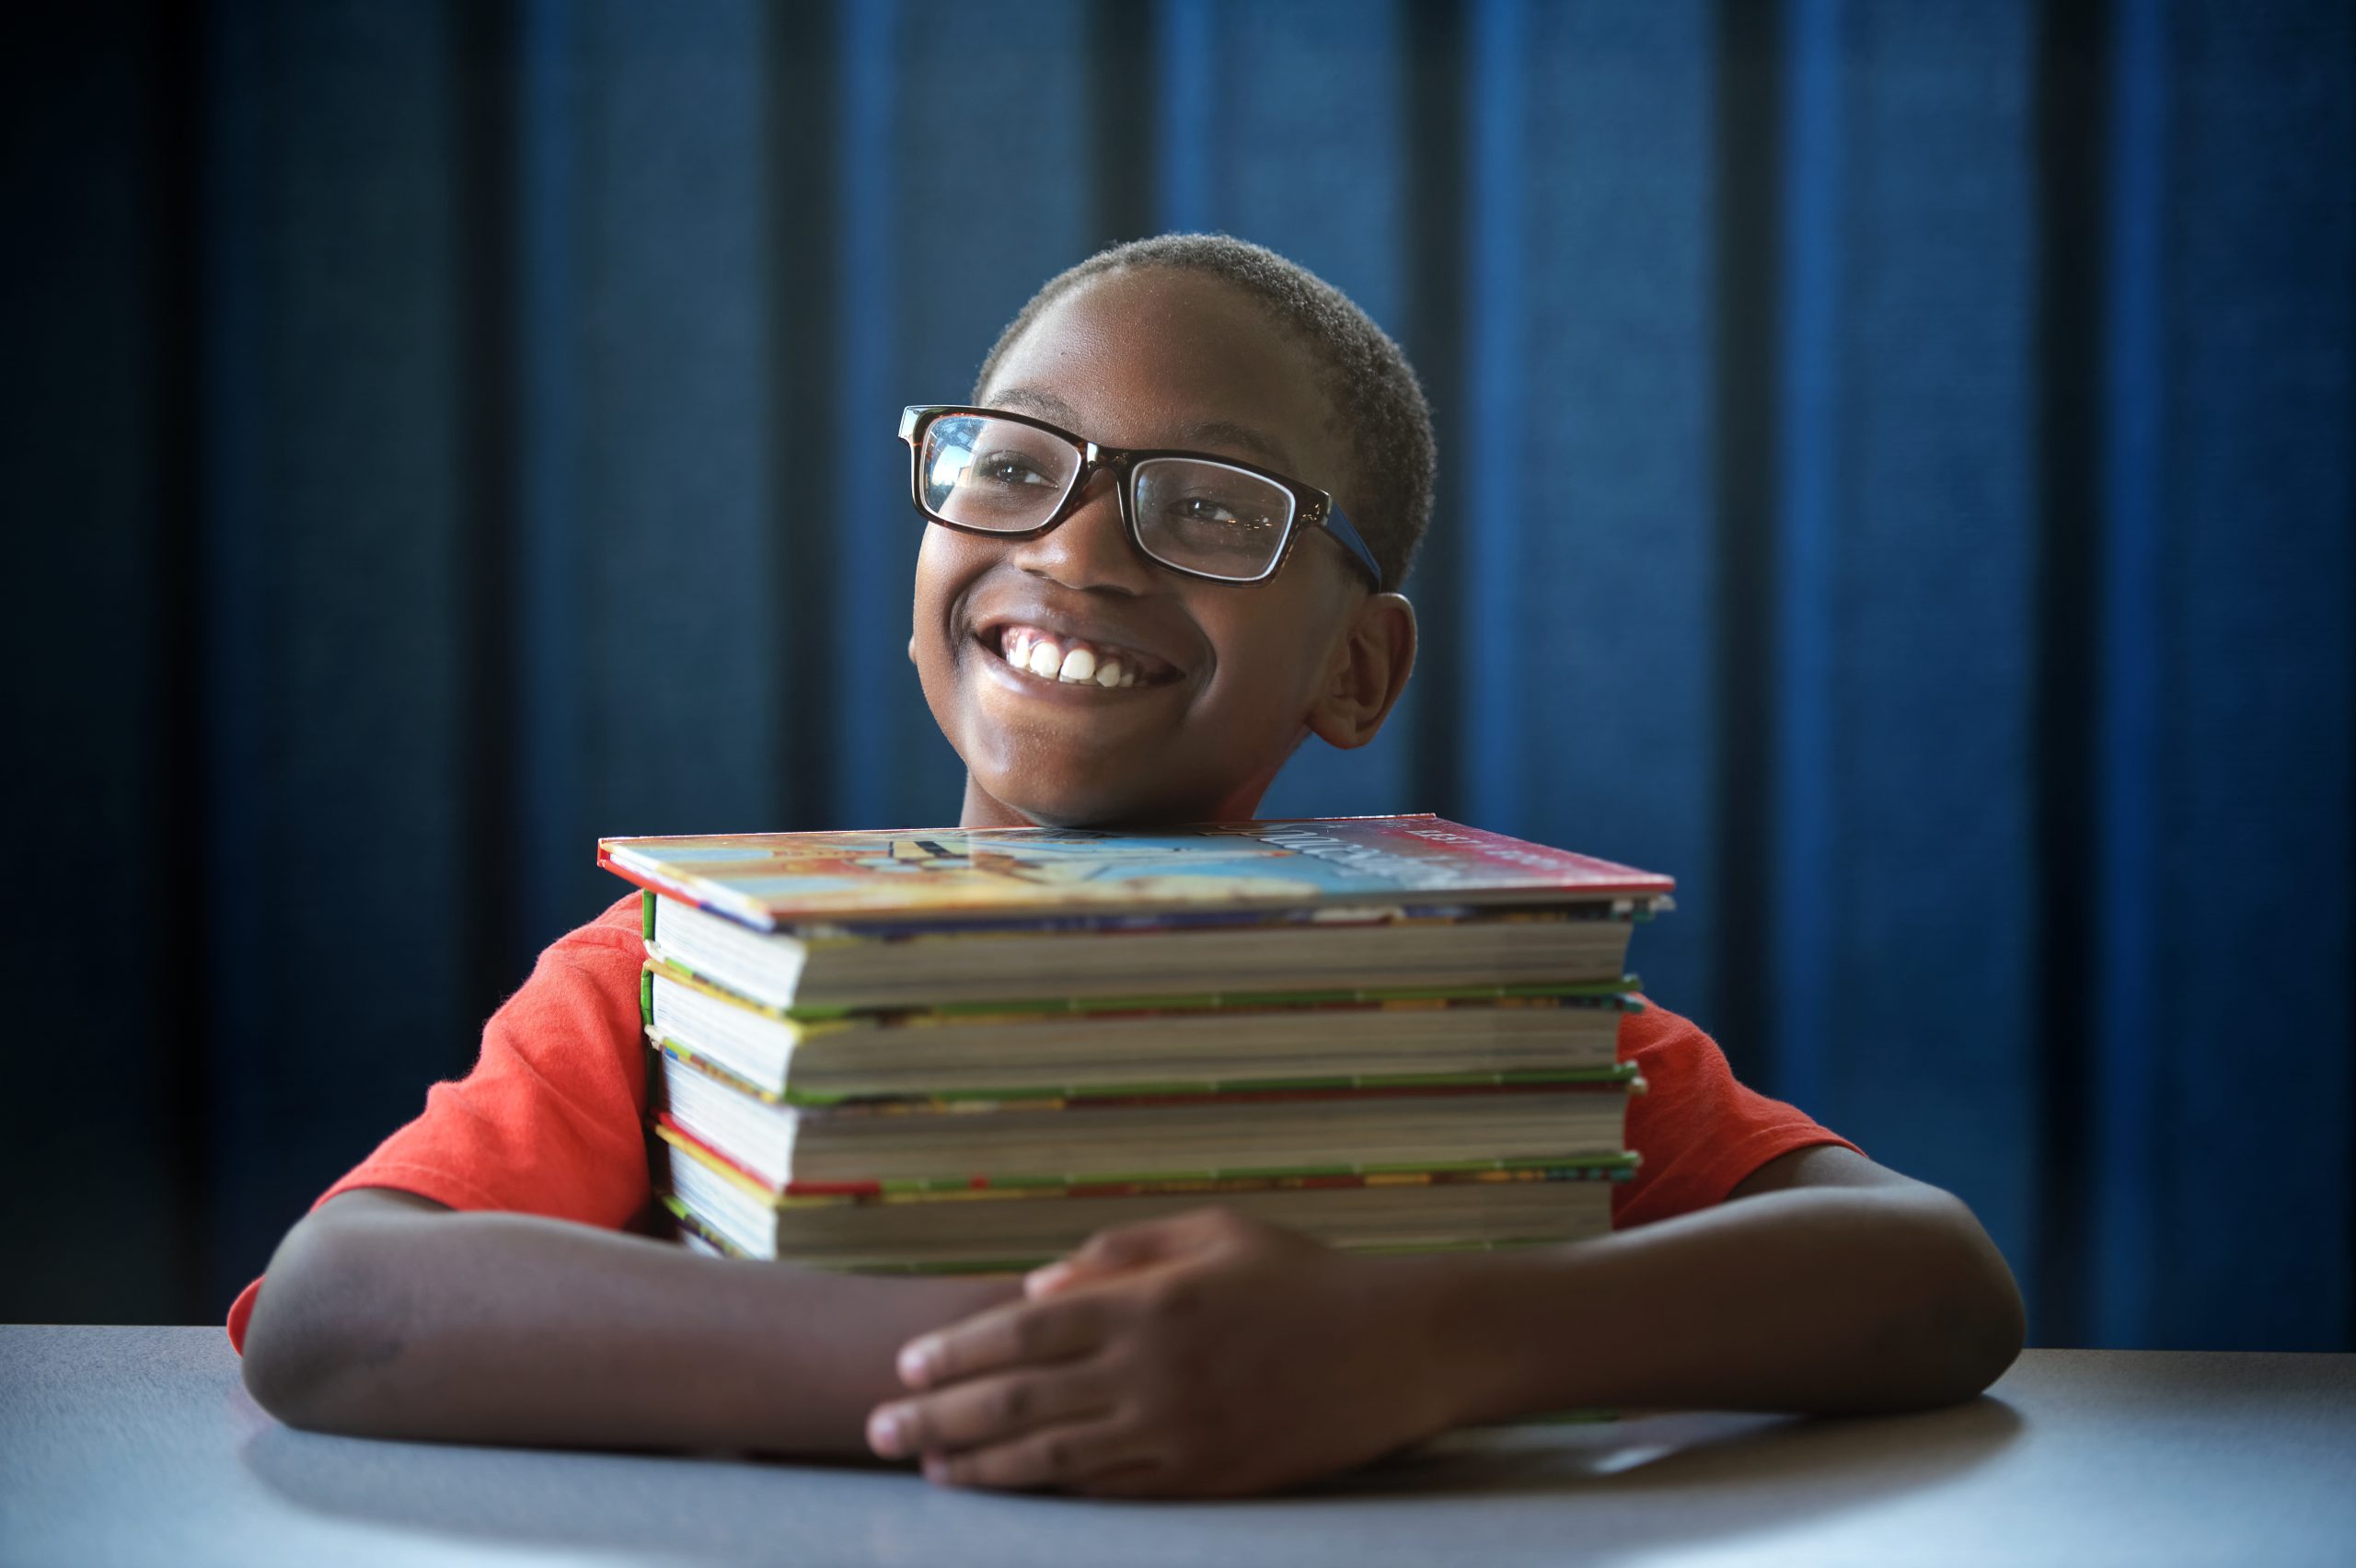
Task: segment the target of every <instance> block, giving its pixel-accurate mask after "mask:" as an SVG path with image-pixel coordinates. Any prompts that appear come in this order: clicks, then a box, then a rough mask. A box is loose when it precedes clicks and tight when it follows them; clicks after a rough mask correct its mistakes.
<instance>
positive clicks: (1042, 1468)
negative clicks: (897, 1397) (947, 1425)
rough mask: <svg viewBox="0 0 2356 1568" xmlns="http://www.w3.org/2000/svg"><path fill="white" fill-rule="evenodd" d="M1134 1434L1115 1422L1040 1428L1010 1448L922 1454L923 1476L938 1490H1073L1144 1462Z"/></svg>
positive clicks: (1007, 1445)
mask: <svg viewBox="0 0 2356 1568" xmlns="http://www.w3.org/2000/svg"><path fill="white" fill-rule="evenodd" d="M1146 1457H1147V1456H1146V1451H1145V1447H1144V1444H1143V1443H1142V1441H1141V1440H1140V1439H1139V1438H1138V1435H1137V1434H1136V1433H1135V1432H1134V1431H1133V1430H1132V1429H1131V1428H1130V1427H1129V1426H1128V1425H1127V1424H1126V1423H1125V1422H1123V1421H1121V1420H1120V1419H1119V1418H1117V1417H1103V1418H1100V1419H1097V1420H1094V1421H1087V1422H1075V1423H1066V1424H1058V1425H1055V1426H1046V1427H1042V1428H1040V1429H1039V1430H1038V1431H1036V1432H1033V1433H1028V1434H1026V1435H1023V1436H1021V1437H1017V1438H1015V1439H1014V1440H1013V1441H1011V1442H1008V1443H997V1444H993V1445H991V1446H990V1447H987V1448H973V1449H968V1450H967V1451H966V1452H964V1453H962V1454H927V1455H926V1456H925V1459H924V1475H925V1479H926V1480H927V1481H930V1482H934V1483H936V1484H938V1485H941V1486H995V1487H1007V1488H1015V1487H1042V1486H1057V1487H1074V1488H1078V1489H1081V1490H1084V1489H1085V1488H1086V1486H1087V1484H1088V1482H1089V1481H1090V1480H1091V1478H1093V1477H1095V1476H1098V1475H1102V1474H1106V1473H1108V1472H1113V1471H1121V1472H1127V1471H1129V1470H1133V1469H1134V1468H1135V1467H1136V1466H1137V1465H1138V1463H1139V1462H1140V1461H1141V1460H1143V1459H1144V1458H1146Z"/></svg>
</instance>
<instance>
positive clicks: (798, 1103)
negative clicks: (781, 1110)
mask: <svg viewBox="0 0 2356 1568" xmlns="http://www.w3.org/2000/svg"><path fill="white" fill-rule="evenodd" d="M646 1010H647V1011H648V1012H649V1013H650V1014H651V1013H652V1010H653V1009H652V1006H651V1004H650V1005H649V1007H648V1008H647V1009H646ZM646 1038H647V1043H649V1044H650V1045H651V1046H652V1047H653V1049H654V1051H655V1052H657V1053H659V1054H660V1055H665V1056H669V1057H670V1058H672V1059H673V1060H675V1061H676V1062H678V1063H679V1064H680V1065H682V1066H687V1067H691V1068H693V1069H694V1070H695V1071H697V1072H699V1073H701V1074H703V1075H704V1076H705V1077H706V1078H710V1079H712V1080H713V1081H714V1082H716V1083H720V1084H722V1085H724V1086H725V1087H727V1088H729V1089H732V1090H735V1091H736V1092H737V1093H739V1094H743V1095H747V1096H750V1097H751V1098H753V1099H755V1100H758V1101H761V1102H762V1103H764V1104H768V1105H782V1106H786V1107H788V1108H790V1109H793V1110H803V1111H825V1110H829V1109H836V1108H840V1107H843V1106H850V1105H899V1106H907V1107H911V1108H915V1107H921V1106H925V1105H944V1106H947V1105H954V1106H959V1107H963V1108H964V1109H965V1110H968V1111H972V1110H977V1109H979V1108H980V1107H982V1106H985V1105H1011V1106H1014V1107H1017V1108H1029V1107H1034V1106H1036V1105H1038V1104H1040V1103H1041V1102H1045V1101H1071V1100H1138V1099H1175V1098H1181V1097H1184V1096H1191V1095H1207V1094H1255V1093H1271V1094H1281V1093H1337V1092H1341V1091H1343V1090H1359V1089H1369V1090H1397V1089H1513V1088H1542V1087H1544V1086H1547V1085H1563V1086H1569V1085H1575V1084H1605V1085H1610V1084H1622V1085H1625V1086H1627V1087H1628V1089H1629V1090H1631V1091H1632V1092H1636V1093H1641V1092H1643V1086H1644V1081H1645V1080H1644V1078H1643V1077H1642V1076H1641V1074H1640V1073H1639V1071H1638V1069H1637V1067H1636V1065H1635V1064H1634V1062H1613V1063H1611V1064H1609V1065H1608V1066H1600V1067H1571V1068H1564V1069H1560V1070H1551V1069H1540V1068H1532V1069H1529V1070H1526V1071H1515V1070H1508V1071H1502V1072H1486V1073H1484V1072H1471V1073H1388V1074H1384V1073H1362V1074H1357V1075H1350V1074H1337V1075H1333V1076H1328V1077H1324V1078H1207V1079H1200V1080H1187V1081H1175V1080H1173V1081H1171V1082H1167V1083H1126V1084H1064V1085H1056V1086H1048V1087H1039V1088H1018V1089H971V1090H966V1089H939V1090H933V1091H932V1092H931V1093H930V1094H920V1095H918V1094H899V1095H895V1094H820V1093H814V1092H812V1091H811V1090H803V1089H793V1088H791V1087H789V1088H787V1089H784V1090H770V1089H764V1088H762V1087H760V1086H759V1085H757V1084H756V1083H754V1082H752V1081H751V1080H750V1079H749V1078H740V1077H738V1076H737V1075H736V1074H734V1073H732V1072H730V1071H729V1070H728V1069H727V1068H726V1067H723V1066H721V1065H720V1064H719V1063H717V1062H714V1061H712V1060H711V1059H710V1057H708V1056H705V1055H701V1054H700V1053H699V1052H698V1051H697V1050H696V1049H695V1048H694V1047H693V1046H690V1045H687V1044H684V1043H681V1042H680V1041H678V1040H676V1039H675V1038H673V1037H672V1036H670V1035H668V1034H665V1033H664V1032H661V1031H660V1030H658V1029H656V1028H655V1027H654V1026H653V1023H652V1022H651V1021H650V1022H649V1023H648V1025H647V1030H646Z"/></svg>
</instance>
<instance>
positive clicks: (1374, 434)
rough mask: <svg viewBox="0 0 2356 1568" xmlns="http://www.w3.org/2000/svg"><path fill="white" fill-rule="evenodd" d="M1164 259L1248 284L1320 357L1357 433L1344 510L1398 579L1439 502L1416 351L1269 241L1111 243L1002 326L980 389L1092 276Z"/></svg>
mask: <svg viewBox="0 0 2356 1568" xmlns="http://www.w3.org/2000/svg"><path fill="white" fill-rule="evenodd" d="M1149 268H1162V269H1167V270H1170V271H1184V272H1200V273H1204V274H1207V275H1208V276H1210V277H1213V278H1218V279H1219V280H1221V281H1222V282H1228V283H1231V284H1233V285H1234V286H1235V287H1237V288H1239V289H1241V290H1242V291H1243V292H1244V293H1245V294H1248V295H1250V296H1251V297H1252V298H1253V300H1254V301H1256V302H1257V303H1258V304H1259V305H1260V306H1262V307H1263V308H1264V309H1265V310H1266V311H1267V313H1268V314H1269V316H1270V317H1273V318H1274V319H1275V321H1276V324H1277V325H1278V326H1280V327H1282V328H1284V329H1286V330H1288V331H1289V332H1291V333H1292V335H1293V336H1294V338H1295V339H1296V340H1299V343H1300V344H1301V346H1302V347H1303V348H1305V349H1307V350H1308V351H1309V352H1310V353H1311V355H1312V356H1313V357H1314V358H1315V360H1316V362H1317V367H1318V371H1319V377H1318V379H1319V382H1320V384H1321V386H1322V389H1323V391H1324V393H1325V397H1326V400H1327V401H1328V402H1329V403H1330V404H1331V405H1332V408H1333V410H1334V420H1335V421H1337V423H1338V425H1339V427H1340V428H1341V430H1342V432H1343V433H1344V435H1345V438H1346V440H1347V443H1348V447H1349V453H1350V459H1351V464H1352V468H1353V472H1352V473H1351V474H1350V475H1348V476H1347V478H1345V481H1344V483H1345V486H1346V488H1347V490H1348V491H1349V494H1348V498H1347V500H1346V501H1345V502H1344V503H1343V507H1342V509H1343V510H1344V511H1345V512H1346V513H1349V516H1350V521H1351V522H1352V523H1354V524H1356V525H1357V530H1358V532H1359V533H1360V534H1361V535H1363V536H1365V539H1366V542H1367V546H1368V548H1370V549H1372V550H1373V551H1374V559H1375V560H1376V561H1377V562H1378V563H1379V564H1380V566H1381V568H1382V586H1383V587H1385V588H1387V589H1395V588H1397V587H1398V586H1399V584H1400V583H1401V582H1403V581H1405V579H1406V576H1407V572H1408V569H1409V568H1410V567H1412V566H1413V565H1414V564H1415V549H1416V547H1417V546H1419V545H1421V544H1422V543H1423V538H1424V530H1425V529H1426V527H1427V526H1429V525H1430V522H1431V513H1432V488H1433V481H1434V475H1435V472H1436V470H1437V467H1438V455H1437V449H1436V448H1437V444H1436V443H1435V442H1434V440H1433V438H1432V413H1431V407H1430V405H1429V404H1427V403H1426V402H1425V401H1424V389H1423V387H1422V386H1421V385H1420V384H1419V383H1418V382H1417V381H1416V380H1415V370H1414V368H1413V367H1411V366H1410V365H1409V364H1408V363H1407V356H1406V355H1405V354H1403V353H1402V352H1400V349H1399V345H1398V344H1397V343H1395V342H1393V341H1392V340H1391V336H1390V334H1389V333H1387V332H1385V331H1383V329H1381V328H1380V327H1378V326H1376V325H1375V324H1374V322H1373V321H1372V320H1371V319H1369V317H1368V316H1367V313H1366V312H1365V311H1363V310H1360V309H1359V308H1358V307H1357V306H1356V305H1354V304H1352V303H1351V302H1350V298H1349V296H1348V295H1347V294H1344V293H1342V291H1341V290H1339V289H1337V288H1335V287H1334V285H1333V284H1331V283H1329V282H1325V280H1324V279H1322V278H1320V277H1318V276H1317V275H1316V274H1315V273H1313V272H1311V271H1309V269H1307V268H1306V267H1302V266H1300V265H1299V264H1298V263H1296V262H1292V261H1288V260H1286V259H1284V258H1283V257H1281V256H1279V255H1277V254H1276V252H1275V251H1273V250H1270V249H1268V248H1266V247H1265V246H1258V245H1253V244H1252V243H1251V242H1250V241H1248V240H1242V239H1235V238H1232V237H1230V236H1227V235H1223V234H1165V235H1157V236H1153V237H1151V238H1149V239H1133V240H1131V241H1129V242H1128V243H1127V244H1126V245H1115V246H1114V247H1112V248H1109V249H1105V250H1100V251H1098V252H1097V253H1096V254H1095V255H1093V256H1091V257H1090V258H1088V259H1086V260H1085V261H1081V262H1079V263H1078V264H1076V265H1074V266H1071V267H1068V268H1067V269H1065V270H1064V271H1061V272H1058V273H1057V274H1056V275H1055V276H1054V277H1052V278H1050V279H1048V280H1047V282H1046V283H1045V285H1044V286H1042V287H1041V288H1040V290H1039V292H1038V293H1037V294H1033V295H1032V296H1031V302H1030V303H1029V304H1028V305H1025V306H1023V307H1022V312H1021V313H1020V314H1019V315H1017V316H1016V317H1015V318H1014V319H1013V320H1012V321H1011V322H1009V323H1008V324H1007V328H1006V330H1005V331H1003V332H1001V333H999V339H998V342H997V343H996V344H995V345H993V346H992V348H991V349H990V352H989V357H988V358H987V359H985V360H984V361H982V370H981V374H980V375H977V376H976V377H975V379H974V397H975V398H976V400H977V401H978V400H979V399H980V398H981V397H982V394H983V391H984V389H985V388H987V386H989V384H990V377H991V376H992V375H996V374H997V372H998V366H999V361H1000V360H1001V359H1003V358H1005V357H1006V352H1007V350H1008V349H1010V348H1011V347H1012V346H1013V344H1014V340H1016V339H1018V338H1020V337H1022V334H1023V333H1024V331H1026V330H1027V329H1029V328H1030V326H1031V324H1032V323H1033V322H1034V321H1035V320H1037V319H1038V318H1039V315H1040V313H1041V312H1043V311H1045V309H1046V308H1047V307H1048V306H1051V305H1053V304H1055V302H1056V301H1057V300H1058V299H1061V298H1062V297H1063V296H1064V295H1065V294H1068V293H1070V292H1071V290H1072V289H1074V288H1076V287H1078V286H1079V285H1080V284H1081V283H1084V282H1088V281H1089V280H1090V279H1091V278H1097V277H1102V276H1103V275H1104V274H1105V273H1108V272H1114V271H1139V270H1144V269H1149Z"/></svg>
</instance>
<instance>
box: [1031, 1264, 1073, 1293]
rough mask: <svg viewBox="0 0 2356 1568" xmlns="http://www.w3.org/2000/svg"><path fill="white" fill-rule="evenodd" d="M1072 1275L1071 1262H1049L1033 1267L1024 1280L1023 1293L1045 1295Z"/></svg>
mask: <svg viewBox="0 0 2356 1568" xmlns="http://www.w3.org/2000/svg"><path fill="white" fill-rule="evenodd" d="M1070 1277H1071V1265H1070V1264H1069V1263H1049V1264H1047V1265H1046V1266H1045V1267H1044V1268H1036V1269H1033V1270H1032V1271H1031V1273H1030V1274H1028V1275H1027V1276H1025V1277H1024V1279H1023V1281H1022V1294H1023V1295H1025V1296H1028V1297H1034V1298H1035V1297H1041V1296H1045V1295H1046V1294H1047V1292H1049V1291H1051V1290H1053V1289H1055V1288H1056V1287H1057V1286H1059V1285H1061V1284H1063V1282H1064V1281H1065V1280H1067V1279H1069V1278H1070Z"/></svg>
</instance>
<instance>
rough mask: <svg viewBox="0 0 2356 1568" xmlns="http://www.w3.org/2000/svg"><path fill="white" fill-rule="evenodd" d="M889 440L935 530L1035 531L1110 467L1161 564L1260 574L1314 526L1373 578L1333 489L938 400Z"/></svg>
mask: <svg viewBox="0 0 2356 1568" xmlns="http://www.w3.org/2000/svg"><path fill="white" fill-rule="evenodd" d="M900 439H901V440H902V441H905V442H907V444H908V490H909V496H910V499H911V500H913V501H914V502H916V508H917V511H918V512H919V513H923V515H924V516H925V518H926V520H927V521H929V522H933V523H938V524H940V525H942V526H943V527H947V528H955V529H959V530H961V531H962V532H964V533H968V534H987V535H993V536H997V537H999V538H1035V537H1036V536H1039V535H1041V534H1044V533H1045V532H1046V531H1047V530H1048V529H1050V528H1053V527H1054V526H1056V525H1057V524H1059V523H1061V522H1062V521H1063V520H1064V519H1065V518H1067V517H1068V516H1070V515H1071V514H1072V513H1073V512H1074V511H1075V510H1077V508H1078V504H1079V498H1080V494H1081V492H1082V491H1083V490H1086V489H1087V487H1088V481H1089V480H1090V479H1091V478H1093V477H1094V476H1095V474H1096V473H1097V472H1098V470H1100V469H1105V468H1109V469H1111V470H1112V471H1113V473H1114V476H1115V478H1116V479H1117V481H1118V487H1119V490H1120V497H1121V519H1122V521H1123V522H1124V523H1125V524H1126V525H1127V526H1128V530H1129V539H1130V541H1131V542H1132V543H1133V544H1135V545H1136V546H1137V548H1138V550H1139V551H1140V552H1142V553H1143V554H1144V555H1145V556H1146V558H1147V559H1149V560H1152V561H1154V562H1156V563H1157V564H1159V565H1161V566H1164V567H1167V568H1169V569H1170V570H1171V571H1175V572H1178V573H1181V574H1182V575H1184V576H1187V577H1202V578H1207V579H1209V580H1210V581H1211V582H1239V583H1249V582H1266V581H1267V580H1268V579H1270V578H1271V577H1274V576H1275V575H1276V573H1277V571H1279V570H1281V569H1282V568H1283V566H1284V564H1285V560H1286V558H1288V556H1290V555H1291V554H1292V548H1293V546H1294V545H1296V544H1297V543H1299V540H1300V537H1301V536H1302V535H1303V534H1306V533H1308V532H1310V531H1311V530H1313V529H1322V530H1323V531H1324V532H1325V533H1326V534H1327V535H1329V536H1332V537H1333V539H1334V541H1335V542H1336V543H1337V544H1339V545H1340V546H1341V547H1342V548H1344V549H1345V550H1347V551H1349V552H1350V557H1351V559H1354V560H1356V561H1357V564H1358V565H1359V567H1360V568H1362V569H1363V570H1364V571H1365V572H1366V574H1367V576H1368V578H1369V579H1370V580H1371V581H1372V582H1373V584H1374V586H1375V587H1377V588H1380V587H1381V586H1382V568H1381V567H1380V566H1379V565H1377V564H1376V563H1375V559H1374V552H1373V551H1372V550H1370V549H1369V548H1367V545H1366V541H1365V540H1364V539H1363V538H1361V537H1359V536H1358V531H1357V529H1356V528H1354V527H1352V526H1351V525H1350V521H1349V519H1348V518H1346V517H1345V516H1343V515H1342V509H1341V508H1340V507H1338V506H1336V505H1334V498H1333V497H1332V496H1330V495H1328V494H1326V493H1325V492H1324V491H1323V490H1317V489H1314V488H1312V487H1311V486H1309V485H1305V484H1302V483H1301V482H1300V481H1299V480H1298V479H1291V478H1286V477H1285V476H1284V475H1282V474H1277V473H1272V472H1270V471H1269V470H1268V469H1265V468H1256V467H1253V466H1252V465H1251V464H1249V463H1238V462H1235V461H1234V460H1232V459H1231V458H1227V457H1216V456H1213V455H1210V454H1208V453H1203V452H1172V451H1161V450H1136V451H1132V450H1125V449H1122V448H1119V447H1111V446H1099V445H1097V444H1096V443H1094V442H1092V441H1090V440H1088V439H1086V438H1085V437H1082V436H1077V435H1074V434H1072V433H1071V432H1069V431H1068V430H1058V429H1057V428H1056V427H1055V426H1054V425H1051V424H1048V423H1046V422H1045V421H1043V420H1034V419H1032V418H1030V417H1028V416H1027V415H1023V414H1011V413H1006V412H1003V411H1002V410H999V409H968V408H960V407H957V406H955V405H953V404H941V403H914V404H910V405H909V406H908V407H907V408H906V409H902V410H901V413H900Z"/></svg>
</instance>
